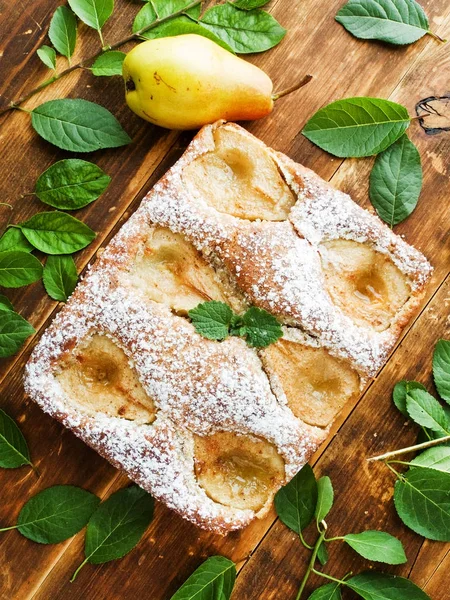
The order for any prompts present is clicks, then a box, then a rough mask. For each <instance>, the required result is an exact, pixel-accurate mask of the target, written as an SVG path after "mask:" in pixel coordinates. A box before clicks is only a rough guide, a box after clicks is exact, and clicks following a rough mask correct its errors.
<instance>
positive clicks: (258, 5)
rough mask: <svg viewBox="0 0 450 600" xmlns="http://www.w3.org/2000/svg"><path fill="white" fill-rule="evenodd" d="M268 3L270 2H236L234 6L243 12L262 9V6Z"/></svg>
mask: <svg viewBox="0 0 450 600" xmlns="http://www.w3.org/2000/svg"><path fill="white" fill-rule="evenodd" d="M268 3H269V0H234V2H233V6H236V7H237V8H240V9H241V10H253V9H254V8H261V6H264V5H265V4H268Z"/></svg>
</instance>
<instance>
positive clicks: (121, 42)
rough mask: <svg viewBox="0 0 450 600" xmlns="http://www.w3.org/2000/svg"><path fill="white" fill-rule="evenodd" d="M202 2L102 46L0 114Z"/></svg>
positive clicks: (196, 0) (157, 19)
mask: <svg viewBox="0 0 450 600" xmlns="http://www.w3.org/2000/svg"><path fill="white" fill-rule="evenodd" d="M201 3H202V0H194V2H191V3H190V4H187V5H186V6H185V7H184V8H182V9H180V10H177V11H175V12H173V13H171V14H170V15H167V16H165V17H157V18H156V20H155V21H153V22H152V23H150V24H149V25H146V26H145V27H142V28H141V29H139V30H137V31H135V32H134V33H132V34H130V35H128V36H126V37H124V38H122V39H120V40H118V41H116V42H114V43H113V44H108V45H106V46H104V47H102V49H101V50H99V51H98V52H96V53H95V54H92V55H91V56H89V57H88V58H85V59H83V60H81V61H80V62H78V63H76V64H73V65H71V66H69V67H68V68H67V69H65V70H64V71H61V72H60V73H57V74H55V75H54V76H53V77H51V78H50V79H47V80H46V81H44V82H42V83H40V84H39V85H38V86H37V87H35V88H34V89H32V90H30V91H29V92H28V93H27V94H24V95H23V96H22V97H20V98H18V99H17V100H13V101H12V102H10V103H9V104H8V106H6V107H5V108H3V109H1V110H0V116H2V115H4V114H6V113H7V112H9V111H10V110H14V109H16V108H17V107H19V106H20V105H21V104H23V103H24V102H26V101H27V100H29V99H30V98H31V97H33V96H34V95H35V94H37V93H38V92H40V91H41V90H43V89H44V88H46V87H47V86H48V85H50V84H52V83H54V82H55V81H58V80H59V79H62V78H63V77H66V76H67V75H69V74H70V73H73V71H76V70H77V69H85V68H86V67H88V66H89V65H91V64H92V63H93V62H94V61H95V60H96V59H97V58H98V57H99V56H101V55H102V54H104V53H105V52H107V51H111V50H116V49H117V48H120V47H121V46H124V45H125V44H127V43H128V42H132V41H137V40H139V39H140V38H141V37H142V35H143V34H144V33H146V32H147V31H150V30H151V29H154V28H155V27H158V25H161V24H163V23H166V22H167V21H169V20H171V19H173V18H175V17H179V16H183V15H185V13H186V11H188V10H189V9H191V8H195V7H196V6H198V5H199V4H201Z"/></svg>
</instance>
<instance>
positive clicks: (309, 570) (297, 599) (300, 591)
mask: <svg viewBox="0 0 450 600" xmlns="http://www.w3.org/2000/svg"><path fill="white" fill-rule="evenodd" d="M324 538H325V530H324V531H322V533H321V534H320V535H319V537H318V538H317V541H316V543H315V544H314V548H313V549H312V550H313V552H312V554H311V559H310V561H309V564H308V568H307V569H306V573H305V575H304V577H303V579H302V581H301V583H300V587H299V589H298V592H297V596H296V597H295V600H300V598H301V597H302V594H303V591H304V589H305V586H306V583H307V581H308V579H309V576H310V575H311V573H312V572H313V571H314V564H315V562H316V559H317V553H318V552H319V548H320V546H321V544H322V542H323V540H324Z"/></svg>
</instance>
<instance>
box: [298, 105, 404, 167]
mask: <svg viewBox="0 0 450 600" xmlns="http://www.w3.org/2000/svg"><path fill="white" fill-rule="evenodd" d="M409 123H410V118H409V115H408V111H407V110H406V108H405V107H404V106H402V105H401V104H396V103H395V102H391V101H390V100H382V99H381V98H365V97H362V98H345V99H344V100H337V101H336V102H332V103H331V104H328V106H325V107H324V108H321V109H320V110H318V111H317V112H316V114H315V115H314V116H313V117H312V118H311V119H310V120H309V121H308V122H307V123H306V125H305V127H304V129H303V131H302V133H303V135H304V136H305V137H307V138H308V140H310V141H311V142H313V143H314V144H316V145H317V146H319V148H322V150H326V151H327V152H330V154H334V155H335V156H339V157H342V158H345V157H350V156H353V157H361V156H371V155H372V154H378V153H379V152H382V151H383V150H386V148H388V147H389V146H390V145H391V144H393V143H394V142H395V141H397V140H398V139H399V138H400V137H401V136H402V135H403V134H404V133H405V131H406V129H407V128H408V126H409Z"/></svg>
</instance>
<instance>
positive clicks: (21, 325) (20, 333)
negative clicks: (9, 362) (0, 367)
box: [0, 310, 35, 358]
mask: <svg viewBox="0 0 450 600" xmlns="http://www.w3.org/2000/svg"><path fill="white" fill-rule="evenodd" d="M33 333H35V331H34V328H33V327H32V326H31V325H30V324H29V323H28V321H26V320H25V319H24V318H23V317H21V316H20V315H18V314H17V313H15V312H12V311H7V310H2V311H0V358H5V357H6V356H12V355H13V354H15V353H16V352H17V351H18V350H19V348H20V347H21V346H22V344H23V342H24V341H25V340H26V339H27V338H28V337H30V335H33Z"/></svg>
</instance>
